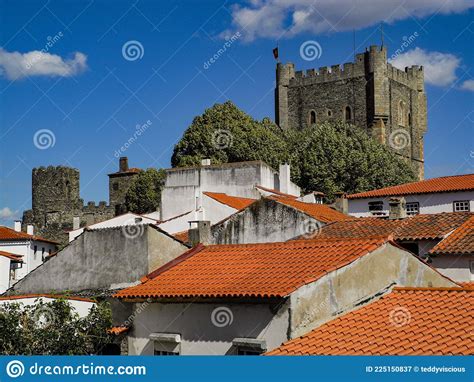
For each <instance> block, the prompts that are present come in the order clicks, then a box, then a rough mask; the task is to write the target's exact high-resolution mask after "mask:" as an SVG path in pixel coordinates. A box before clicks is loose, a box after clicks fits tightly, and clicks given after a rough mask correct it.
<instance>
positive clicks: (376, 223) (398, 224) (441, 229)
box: [318, 212, 474, 240]
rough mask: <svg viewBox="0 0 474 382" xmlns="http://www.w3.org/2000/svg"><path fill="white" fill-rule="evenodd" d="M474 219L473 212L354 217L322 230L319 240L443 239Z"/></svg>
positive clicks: (329, 225)
mask: <svg viewBox="0 0 474 382" xmlns="http://www.w3.org/2000/svg"><path fill="white" fill-rule="evenodd" d="M473 216H474V213H472V212H443V213H439V214H426V215H415V216H410V217H408V218H406V219H397V220H389V219H383V218H375V217H374V218H372V217H371V218H353V219H352V220H347V221H340V222H336V223H333V224H328V225H326V226H324V227H322V228H321V230H320V233H319V236H318V237H321V238H341V239H343V238H350V237H366V236H373V235H382V236H393V239H394V240H423V239H425V240H428V239H443V238H444V237H445V236H446V235H447V234H449V233H450V232H451V231H452V230H454V229H456V228H458V227H459V226H460V225H462V224H463V223H465V222H466V221H467V220H469V218H471V217H473Z"/></svg>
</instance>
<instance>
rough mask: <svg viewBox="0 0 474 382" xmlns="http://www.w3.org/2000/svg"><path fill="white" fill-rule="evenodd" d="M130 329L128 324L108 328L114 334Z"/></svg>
mask: <svg viewBox="0 0 474 382" xmlns="http://www.w3.org/2000/svg"><path fill="white" fill-rule="evenodd" d="M129 330H130V328H129V327H128V326H112V327H111V328H110V329H109V330H108V332H109V333H110V334H114V335H116V336H118V335H119V334H122V333H127V332H128V331H129Z"/></svg>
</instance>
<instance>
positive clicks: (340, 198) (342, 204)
mask: <svg viewBox="0 0 474 382" xmlns="http://www.w3.org/2000/svg"><path fill="white" fill-rule="evenodd" d="M334 208H335V209H336V210H338V211H339V212H342V213H343V214H346V215H347V214H349V203H348V200H347V198H346V194H345V193H344V192H338V193H336V202H335V203H334Z"/></svg>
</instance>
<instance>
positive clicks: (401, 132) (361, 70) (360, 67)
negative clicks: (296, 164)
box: [275, 46, 427, 179]
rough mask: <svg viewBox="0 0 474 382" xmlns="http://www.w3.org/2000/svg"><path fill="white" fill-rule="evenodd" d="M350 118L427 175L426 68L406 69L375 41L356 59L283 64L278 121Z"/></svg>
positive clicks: (296, 124)
mask: <svg viewBox="0 0 474 382" xmlns="http://www.w3.org/2000/svg"><path fill="white" fill-rule="evenodd" d="M341 119H342V120H345V121H347V122H350V123H352V124H354V125H356V126H359V127H362V128H364V129H366V130H367V133H368V134H369V135H371V136H372V137H373V138H374V139H376V140H377V141H378V142H380V143H382V144H384V145H387V146H388V147H390V148H391V149H392V150H393V151H395V152H396V153H397V154H399V155H401V156H402V157H403V158H405V159H406V160H408V161H411V163H412V165H413V167H414V169H415V172H416V174H417V176H418V178H419V179H423V176H424V157H423V136H424V134H425V133H426V129H427V109H426V95H425V91H424V75H423V68H422V67H418V66H412V67H409V68H405V71H402V70H399V69H397V68H395V67H393V66H392V65H391V64H389V63H388V62H387V49H386V47H381V48H380V47H377V46H371V47H370V49H369V50H368V51H366V52H365V53H360V54H357V55H356V58H355V62H353V63H346V64H344V65H343V67H342V68H341V67H340V66H339V65H333V66H331V68H328V67H322V68H319V70H318V71H316V70H315V69H309V70H307V71H306V73H304V72H302V71H295V66H294V64H292V63H287V64H282V63H278V64H277V70H276V89H275V121H276V123H277V124H278V125H279V126H280V127H281V128H283V129H302V128H305V127H307V126H309V125H312V124H315V123H320V122H324V121H331V120H341Z"/></svg>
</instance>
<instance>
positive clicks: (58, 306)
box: [0, 298, 112, 355]
mask: <svg viewBox="0 0 474 382" xmlns="http://www.w3.org/2000/svg"><path fill="white" fill-rule="evenodd" d="M111 326H112V313H111V310H110V308H109V306H108V305H107V304H97V305H95V306H93V307H92V308H91V309H90V311H89V314H88V315H87V316H85V317H82V318H81V317H79V315H78V314H77V312H76V311H75V310H74V309H73V308H72V306H71V305H70V303H69V302H68V301H67V300H63V299H58V300H54V301H52V302H43V300H42V299H41V298H40V299H38V300H37V301H36V303H35V304H34V305H23V304H19V303H9V304H4V305H1V306H0V338H1V339H2V340H1V341H0V354H2V355H81V354H82V355H88V354H100V353H101V352H102V350H103V349H104V348H105V347H106V345H107V344H110V343H111V342H112V337H111V335H110V334H108V329H110V327H111Z"/></svg>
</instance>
